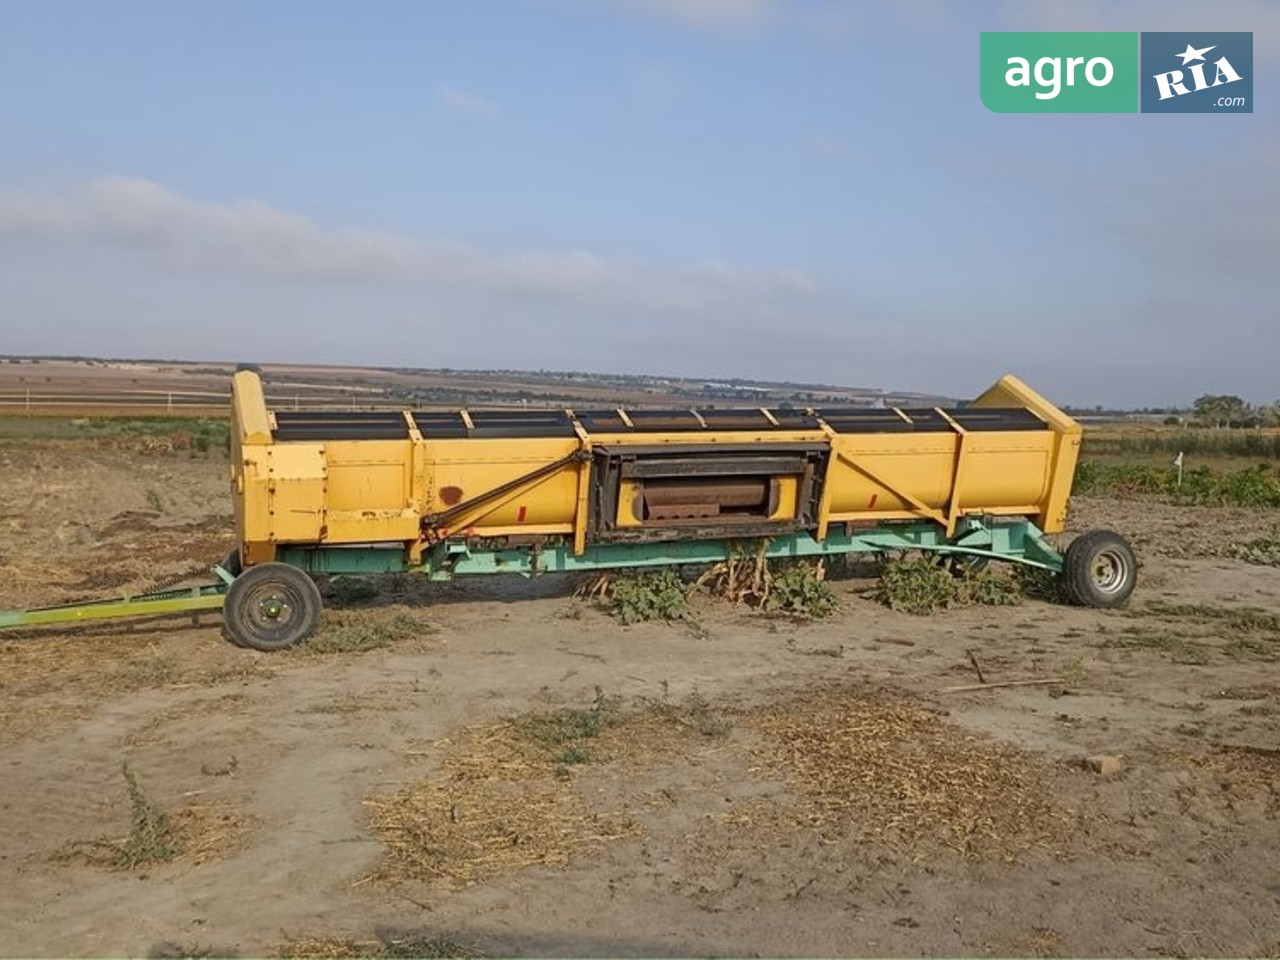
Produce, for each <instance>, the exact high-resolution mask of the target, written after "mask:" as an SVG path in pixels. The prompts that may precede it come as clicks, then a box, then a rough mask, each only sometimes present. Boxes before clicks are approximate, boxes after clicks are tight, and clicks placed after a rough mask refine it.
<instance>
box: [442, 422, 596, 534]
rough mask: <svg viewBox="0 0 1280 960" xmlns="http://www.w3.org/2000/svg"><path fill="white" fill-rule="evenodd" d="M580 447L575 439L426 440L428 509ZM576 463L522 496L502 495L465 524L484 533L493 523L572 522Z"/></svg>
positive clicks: (459, 501)
mask: <svg viewBox="0 0 1280 960" xmlns="http://www.w3.org/2000/svg"><path fill="white" fill-rule="evenodd" d="M578 448H579V442H578V439H577V438H576V437H574V438H572V439H565V438H540V437H539V438H531V439H521V438H513V439H492V440H491V439H457V440H452V439H450V440H428V441H424V442H423V444H422V450H423V455H424V456H425V457H426V472H427V476H428V477H429V478H430V479H429V489H428V491H427V497H426V504H425V508H424V513H426V514H428V515H430V514H435V513H440V512H442V511H445V510H448V509H449V508H450V507H456V506H458V505H459V504H463V503H466V502H468V501H471V500H474V499H475V498H477V497H479V496H481V495H482V494H485V493H488V492H490V491H491V490H494V489H496V488H498V487H501V486H502V485H503V484H506V483H510V482H512V481H515V480H518V479H519V478H521V477H523V476H526V475H528V474H530V473H532V472H533V471H535V470H537V469H538V468H539V467H545V466H547V465H549V464H552V463H555V462H556V461H558V460H561V459H563V458H565V457H566V456H568V455H569V454H571V453H573V452H574V451H575V450H577V449H578ZM578 474H579V468H578V465H577V464H576V463H568V464H566V465H565V466H564V468H563V469H561V470H557V471H555V472H554V473H552V474H549V475H548V476H547V477H545V478H543V479H541V480H540V481H538V482H537V483H536V484H535V485H532V486H530V487H529V488H528V489H526V490H523V491H521V492H520V493H519V494H517V495H514V496H511V497H507V498H499V501H498V502H495V504H494V505H493V506H492V507H489V508H487V509H486V508H481V509H482V511H483V512H482V513H481V514H480V516H479V517H477V518H475V519H474V520H473V521H472V522H471V523H469V524H467V526H470V527H474V528H475V529H476V532H477V533H478V534H481V535H484V534H485V533H486V532H487V531H488V529H489V528H492V527H514V528H521V527H524V526H530V527H533V526H547V525H556V526H564V525H568V526H570V527H572V525H573V521H574V513H575V511H576V508H577V503H578Z"/></svg>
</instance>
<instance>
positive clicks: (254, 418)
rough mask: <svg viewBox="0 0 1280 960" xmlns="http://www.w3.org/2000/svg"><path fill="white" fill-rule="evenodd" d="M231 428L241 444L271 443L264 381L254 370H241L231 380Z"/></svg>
mask: <svg viewBox="0 0 1280 960" xmlns="http://www.w3.org/2000/svg"><path fill="white" fill-rule="evenodd" d="M231 428H232V435H233V436H235V437H236V438H237V439H239V441H240V442H241V443H270V442H271V421H270V420H268V419H267V401H266V398H265V397H264V396H263V394H262V380H261V379H260V378H259V377H258V375H257V374H256V373H254V372H253V371H252V370H241V371H240V372H238V373H237V374H236V375H235V376H234V377H232V378H231Z"/></svg>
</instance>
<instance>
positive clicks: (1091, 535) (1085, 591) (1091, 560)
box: [1062, 530, 1138, 609]
mask: <svg viewBox="0 0 1280 960" xmlns="http://www.w3.org/2000/svg"><path fill="white" fill-rule="evenodd" d="M1105 554H1111V555H1112V558H1113V561H1119V566H1120V577H1119V580H1118V582H1117V583H1115V584H1113V585H1099V583H1098V582H1097V580H1096V579H1095V577H1094V566H1095V565H1096V564H1097V562H1098V560H1099V558H1100V557H1102V556H1103V555H1105ZM1137 583H1138V558H1137V557H1136V556H1134V553H1133V547H1131V546H1129V541H1127V540H1125V538H1124V537H1122V536H1120V534H1118V533H1116V532H1115V531H1113V530H1090V531H1089V532H1088V533H1082V534H1081V535H1080V536H1078V537H1076V538H1075V539H1074V540H1072V541H1071V543H1070V544H1068V545H1067V552H1066V554H1065V555H1064V556H1063V558H1062V587H1063V590H1064V591H1065V592H1066V595H1067V599H1069V600H1070V601H1071V602H1072V603H1075V604H1078V605H1079V606H1082V607H1098V608H1102V609H1106V608H1108V607H1119V606H1123V605H1124V604H1125V602H1126V601H1127V600H1128V599H1129V597H1130V595H1132V593H1133V588H1134V587H1135V586H1137Z"/></svg>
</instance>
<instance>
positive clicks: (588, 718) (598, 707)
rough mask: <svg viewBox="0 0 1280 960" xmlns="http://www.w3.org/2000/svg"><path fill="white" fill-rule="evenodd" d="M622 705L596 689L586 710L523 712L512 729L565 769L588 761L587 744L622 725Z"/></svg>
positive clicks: (562, 709) (574, 708)
mask: <svg viewBox="0 0 1280 960" xmlns="http://www.w3.org/2000/svg"><path fill="white" fill-rule="evenodd" d="M621 705H622V698H621V697H616V696H606V695H605V693H604V691H603V690H601V689H600V688H599V687H596V698H595V701H594V702H593V703H592V704H591V706H589V707H582V708H579V707H561V708H559V709H557V710H550V711H547V712H541V713H539V712H534V713H526V714H524V715H522V716H519V717H516V718H515V720H513V721H512V726H513V727H514V729H515V730H516V732H517V733H519V734H520V735H521V736H522V737H524V739H525V740H527V741H529V742H530V743H532V744H533V745H534V746H535V747H537V748H538V749H539V750H541V751H543V752H545V753H547V754H549V755H550V757H551V759H552V761H553V762H554V763H555V764H556V765H557V766H558V767H568V766H572V765H576V764H582V763H587V762H589V761H590V760H591V751H590V749H589V746H588V743H587V741H590V740H594V739H595V738H596V737H598V736H600V734H601V733H603V732H604V731H605V730H607V729H608V728H609V727H612V726H616V725H617V724H619V723H621V722H622V715H621V709H620V708H621Z"/></svg>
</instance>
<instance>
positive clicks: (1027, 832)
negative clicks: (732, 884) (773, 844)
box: [753, 690, 1072, 858]
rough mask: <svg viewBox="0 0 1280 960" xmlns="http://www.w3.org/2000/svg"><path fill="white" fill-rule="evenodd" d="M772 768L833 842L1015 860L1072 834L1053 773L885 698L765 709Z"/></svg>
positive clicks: (835, 697) (812, 824)
mask: <svg viewBox="0 0 1280 960" xmlns="http://www.w3.org/2000/svg"><path fill="white" fill-rule="evenodd" d="M753 724H754V725H755V726H756V727H758V729H759V730H760V731H761V732H762V733H763V734H764V739H763V742H762V743H761V744H760V745H759V747H758V751H759V760H760V762H761V764H762V765H763V767H764V768H765V769H766V770H767V771H770V772H771V773H773V774H775V775H777V776H779V777H780V778H781V779H783V780H785V782H786V784H787V786H788V788H789V789H790V790H791V791H793V792H794V793H795V794H796V796H797V797H798V799H799V801H800V803H799V805H798V806H796V807H795V809H794V811H789V815H790V816H791V818H792V819H793V820H794V821H795V822H796V823H797V824H799V825H801V826H803V827H805V828H812V829H817V830H819V831H821V832H822V833H823V834H824V835H827V836H832V837H837V836H839V837H843V836H847V835H850V834H852V835H854V836H856V837H858V838H860V839H862V840H866V841H874V842H877V843H883V844H886V845H889V846H892V847H898V848H906V849H907V850H909V851H910V852H911V854H912V855H913V856H914V857H916V858H924V857H927V856H929V855H931V854H933V853H936V852H941V851H945V850H951V851H958V852H961V853H964V854H968V855H975V856H993V855H994V856H1009V855H1012V854H1013V853H1015V852H1017V851H1018V850H1021V849H1026V848H1028V847H1031V846H1034V845H1037V844H1042V843H1050V842H1053V841H1055V840H1057V839H1060V838H1062V837H1063V836H1064V835H1065V832H1066V828H1067V826H1068V824H1069V822H1070V821H1071V819H1072V814H1071V813H1070V812H1069V811H1063V810H1059V809H1057V808H1056V807H1055V805H1054V803H1053V800H1052V797H1051V794H1050V784H1051V782H1052V773H1051V771H1050V770H1049V768H1048V766H1047V765H1046V764H1045V763H1044V762H1042V761H1040V760H1038V759H1037V758H1034V757H1032V756H1029V755H1027V754H1025V753H1021V752H1019V751H1017V750H1014V749H1012V748H1010V747H1006V746H1003V745H1000V744H997V743H994V742H992V741H990V740H987V739H985V738H982V737H979V736H976V735H974V734H971V733H969V732H967V731H965V730H963V729H962V728H960V727H959V726H957V725H956V724H954V723H951V722H950V721H948V720H946V719H945V718H944V717H943V716H942V715H940V714H939V713H938V712H936V711H933V710H930V709H927V708H925V707H923V706H920V705H918V704H916V703H913V702H912V701H911V700H909V699H905V698H901V697H893V696H891V695H890V694H887V693H882V692H868V691H858V690H852V691H850V690H833V691H826V692H822V693H819V694H817V695H807V696H805V697H802V698H799V699H797V700H793V701H791V702H789V703H784V704H781V705H778V706H774V707H770V708H767V709H764V710H761V711H759V712H758V713H757V714H756V715H755V716H754V717H753Z"/></svg>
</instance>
